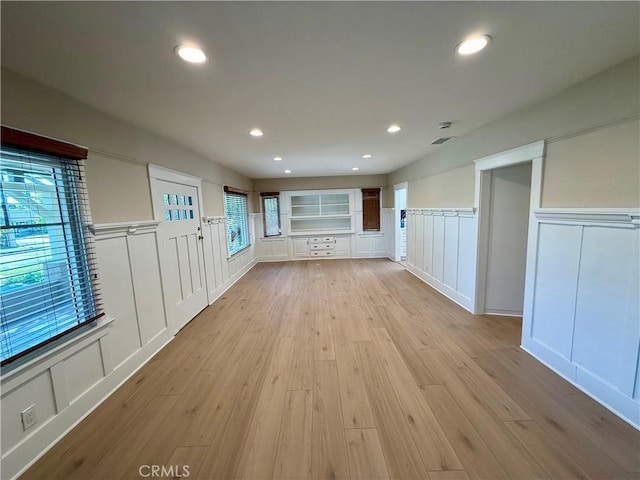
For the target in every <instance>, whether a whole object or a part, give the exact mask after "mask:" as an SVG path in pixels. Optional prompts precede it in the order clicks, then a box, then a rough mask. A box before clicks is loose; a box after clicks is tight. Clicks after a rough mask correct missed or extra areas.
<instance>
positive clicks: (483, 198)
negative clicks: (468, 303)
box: [473, 140, 545, 326]
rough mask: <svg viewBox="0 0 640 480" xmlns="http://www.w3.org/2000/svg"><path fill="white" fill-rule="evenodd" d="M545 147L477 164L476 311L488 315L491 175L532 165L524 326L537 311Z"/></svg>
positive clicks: (528, 148) (521, 149)
mask: <svg viewBox="0 0 640 480" xmlns="http://www.w3.org/2000/svg"><path fill="white" fill-rule="evenodd" d="M544 148H545V143H544V140H543V141H539V142H534V143H530V144H528V145H523V146H521V147H517V148H514V149H511V150H507V151H505V152H501V153H497V154H495V155H490V156H488V157H484V158H481V159H478V160H476V161H475V171H476V180H475V199H474V206H475V208H476V209H477V212H478V219H477V221H478V247H477V260H476V262H477V263H476V291H475V300H474V311H473V313H474V314H476V315H482V314H483V313H485V299H486V281H487V255H488V239H489V234H490V232H489V228H490V226H489V220H490V215H489V206H490V204H491V199H490V195H491V171H492V170H493V169H496V168H502V167H508V166H511V165H518V164H521V163H525V162H531V197H530V199H529V229H528V234H527V237H528V238H527V261H526V269H525V286H524V311H523V326H524V325H525V324H527V323H528V322H530V320H531V314H532V308H533V284H534V279H535V259H536V256H537V244H536V239H537V238H538V222H537V221H536V219H535V215H534V213H533V212H534V210H535V209H537V208H539V207H540V201H541V197H542V168H543V158H544Z"/></svg>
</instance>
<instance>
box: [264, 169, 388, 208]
mask: <svg viewBox="0 0 640 480" xmlns="http://www.w3.org/2000/svg"><path fill="white" fill-rule="evenodd" d="M387 185H388V175H343V176H336V177H294V178H261V179H257V180H254V181H253V191H254V192H256V195H255V197H254V204H253V208H254V210H253V211H254V212H259V211H260V197H259V192H284V191H290V190H324V189H329V188H377V187H382V207H383V208H391V207H393V186H391V187H387Z"/></svg>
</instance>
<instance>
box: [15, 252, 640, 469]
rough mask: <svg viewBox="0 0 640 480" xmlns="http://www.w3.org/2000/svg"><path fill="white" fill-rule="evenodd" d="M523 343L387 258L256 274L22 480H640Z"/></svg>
mask: <svg viewBox="0 0 640 480" xmlns="http://www.w3.org/2000/svg"><path fill="white" fill-rule="evenodd" d="M519 338H520V321H519V320H518V319H515V318H506V317H487V316H482V317H474V316H472V315H470V314H469V313H467V312H466V311H464V310H463V309H462V308H460V307H458V306H457V305H455V304H454V303H452V302H451V301H449V300H448V299H447V298H445V297H443V296H441V295H440V294H438V293H437V292H435V291H434V290H432V289H431V288H430V287H428V286H427V285H425V284H424V283H422V282H421V281H420V280H418V279H417V278H415V277H413V276H412V275H411V274H409V273H408V272H406V271H404V270H403V269H402V268H401V267H400V266H399V265H397V264H395V263H393V262H390V261H388V260H322V261H307V262H289V263H271V264H259V265H257V266H256V267H254V268H253V269H252V270H251V271H250V272H249V273H248V274H247V275H246V276H245V277H244V278H242V279H241V280H240V281H239V282H238V283H237V284H236V285H235V286H234V287H232V288H231V289H230V290H229V291H228V292H227V293H226V294H225V295H224V296H223V297H222V298H221V299H219V300H218V301H217V302H216V303H215V304H214V305H212V306H211V307H209V308H207V309H206V310H204V311H203V312H202V313H201V314H200V315H198V317H196V318H195V319H194V320H193V321H192V322H191V323H189V324H188V325H187V326H186V327H185V328H184V329H183V330H182V331H181V332H180V333H179V334H178V335H177V336H176V338H175V340H174V341H172V342H171V343H170V344H169V345H168V346H167V347H166V348H164V349H163V350H162V351H161V352H160V353H159V354H158V355H156V356H155V357H154V358H153V359H152V360H151V361H150V362H149V363H148V364H147V365H146V366H145V367H143V368H142V369H141V370H140V371H139V372H137V373H136V374H135V375H134V376H133V377H132V378H131V379H130V380H129V381H128V382H126V383H125V384H124V385H123V386H122V387H121V388H120V389H119V390H118V391H117V392H115V394H114V395H113V396H112V397H110V398H109V399H108V400H107V401H106V402H105V403H104V404H102V405H101V406H100V407H99V408H98V409H96V411H95V412H93V413H92V414H91V415H90V416H89V417H88V418H87V419H86V420H85V421H83V422H82V423H81V424H79V425H78V426H77V427H76V428H75V429H74V430H73V431H72V432H71V433H70V434H69V435H68V436H67V437H65V438H64V439H63V440H62V441H61V442H60V443H58V444H57V445H56V446H54V447H53V448H52V449H51V450H50V451H49V452H48V453H47V454H46V455H44V456H43V458H42V459H41V460H40V461H38V462H37V463H36V464H35V465H34V466H33V467H32V468H30V469H29V470H28V471H27V472H26V473H25V475H24V478H26V479H31V478H39V479H53V478H59V479H103V478H104V479H106V478H109V479H112V478H113V479H119V478H142V477H141V475H140V473H142V474H146V475H148V474H150V473H151V472H152V471H151V470H150V468H146V467H143V470H142V471H140V467H142V466H144V465H149V466H152V465H158V466H164V467H165V469H172V472H171V473H173V474H174V477H176V478H177V475H180V474H182V476H183V477H185V475H184V474H185V473H188V478H190V479H193V478H202V479H234V478H246V479H270V478H279V479H280V478H282V479H338V478H358V479H383V478H394V479H431V480H462V479H486V480H493V479H506V478H518V479H538V478H540V479H616V480H617V479H631V478H635V479H637V478H640V473H639V472H640V433H639V432H638V431H636V430H634V429H633V428H631V427H630V426H629V425H627V424H626V423H624V422H623V421H622V420H620V419H619V418H617V417H616V416H614V415H613V414H611V413H610V412H608V411H607V410H606V409H604V408H603V407H601V406H600V405H598V404H597V403H596V402H594V401H593V400H591V399H590V398H588V397H587V396H586V395H584V394H582V393H581V392H579V391H578V390H577V389H575V388H573V387H572V386H570V385H569V384H568V383H566V382H565V381H563V380H562V379H561V378H559V377H558V376H556V375H555V374H553V373H552V372H551V371H549V370H548V369H546V368H545V367H544V366H542V365H541V364H540V363H538V362H537V361H535V360H534V359H533V358H532V357H530V356H529V355H527V354H526V353H524V352H523V351H522V350H520V349H519V348H518V345H519ZM185 466H186V467H187V469H188V472H187V471H185V470H184V467H185ZM158 468H160V467H158ZM160 473H162V471H160ZM148 478H151V477H148ZM156 478H158V477H156ZM165 478H167V477H165Z"/></svg>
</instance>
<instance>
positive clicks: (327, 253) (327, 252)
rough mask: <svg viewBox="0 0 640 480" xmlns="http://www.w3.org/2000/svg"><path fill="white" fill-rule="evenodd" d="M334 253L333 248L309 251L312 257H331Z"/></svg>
mask: <svg viewBox="0 0 640 480" xmlns="http://www.w3.org/2000/svg"><path fill="white" fill-rule="evenodd" d="M334 255H335V252H334V251H333V250H313V251H312V252H311V256H312V257H333V256H334Z"/></svg>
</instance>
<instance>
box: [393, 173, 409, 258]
mask: <svg viewBox="0 0 640 480" xmlns="http://www.w3.org/2000/svg"><path fill="white" fill-rule="evenodd" d="M393 189H394V195H395V196H394V203H393V205H394V224H395V227H394V232H395V252H394V260H395V261H396V262H404V261H406V260H407V189H408V184H407V182H403V183H399V184H397V185H394V186H393Z"/></svg>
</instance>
